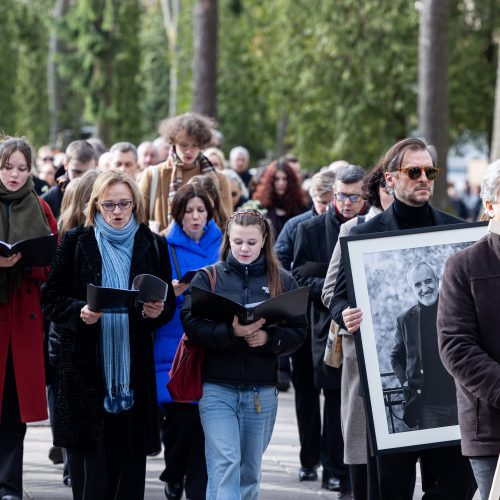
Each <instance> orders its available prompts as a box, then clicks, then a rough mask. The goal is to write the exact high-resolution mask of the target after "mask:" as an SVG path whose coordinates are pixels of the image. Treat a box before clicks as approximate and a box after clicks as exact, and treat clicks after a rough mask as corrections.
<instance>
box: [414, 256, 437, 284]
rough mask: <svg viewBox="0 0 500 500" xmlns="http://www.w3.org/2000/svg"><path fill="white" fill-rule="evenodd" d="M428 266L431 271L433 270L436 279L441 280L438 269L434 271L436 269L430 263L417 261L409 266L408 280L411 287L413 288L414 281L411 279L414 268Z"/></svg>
mask: <svg viewBox="0 0 500 500" xmlns="http://www.w3.org/2000/svg"><path fill="white" fill-rule="evenodd" d="M423 266H425V267H428V268H429V269H430V270H431V272H432V275H433V276H434V278H435V279H436V281H437V282H439V278H438V276H437V274H436V271H434V269H433V268H432V266H430V265H429V264H427V262H422V261H420V262H415V263H414V264H412V265H411V266H410V267H409V268H408V271H406V280H407V281H408V284H409V285H410V288H412V289H413V283H412V282H411V281H410V274H411V272H412V271H413V270H414V269H417V268H418V267H423Z"/></svg>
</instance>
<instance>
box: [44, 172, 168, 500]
mask: <svg viewBox="0 0 500 500" xmlns="http://www.w3.org/2000/svg"><path fill="white" fill-rule="evenodd" d="M144 216H145V214H144V201H143V198H142V196H141V194H140V192H139V190H138V188H137V185H136V183H135V180H134V179H132V178H131V177H130V176H128V175H126V174H124V173H122V172H120V171H118V170H114V169H113V170H108V171H106V172H104V173H102V174H100V175H99V176H98V177H97V179H96V181H95V183H94V187H93V189H92V193H91V195H90V199H89V202H88V204H87V207H86V208H85V223H84V225H82V226H79V227H77V228H75V229H72V230H70V231H68V232H67V233H66V234H65V235H64V237H63V238H62V240H61V244H60V245H59V248H58V249H57V253H56V257H55V259H54V262H53V266H52V270H51V273H50V276H49V280H48V282H47V285H46V287H45V289H44V292H43V296H42V306H43V310H44V312H45V314H46V315H47V317H48V319H50V320H51V321H52V322H54V323H55V324H57V326H58V328H57V331H56V334H57V336H58V338H57V339H56V341H57V342H58V344H59V347H58V353H57V365H56V374H55V405H54V408H55V412H54V444H55V445H56V446H61V447H64V448H66V450H67V454H68V460H69V468H70V476H71V486H72V488H73V498H74V499H75V500H104V499H110V498H112V499H114V500H141V499H142V498H143V497H144V487H145V476H146V455H147V454H149V453H152V452H154V451H157V450H158V449H159V448H160V443H159V439H158V435H157V432H156V430H157V423H158V404H157V401H156V385H155V371H154V356H153V334H154V331H155V330H157V329H158V328H159V327H160V326H161V325H162V324H164V323H165V322H166V321H168V320H169V319H170V317H171V316H172V314H173V312H174V308H175V296H174V293H173V290H172V287H171V286H169V290H168V294H167V298H166V301H163V300H155V301H149V302H146V303H144V304H142V303H137V304H132V305H130V306H128V307H124V308H121V309H119V310H113V311H107V310H106V311H93V310H91V309H90V307H89V305H88V303H87V285H88V284H94V285H96V286H103V287H111V288H118V289H126V290H129V289H130V288H131V285H132V281H133V279H134V278H135V277H136V276H137V275H140V274H151V275H154V276H157V277H159V278H161V279H162V280H163V281H165V282H167V283H169V282H170V281H171V276H172V274H171V268H170V262H169V259H168V257H167V246H166V243H165V240H164V239H163V238H160V237H159V236H157V235H155V234H154V233H152V232H151V231H150V230H149V228H148V227H147V226H146V225H145V224H142V223H141V222H142V221H143V220H144V218H145V217H144Z"/></svg>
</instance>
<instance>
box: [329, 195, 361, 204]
mask: <svg viewBox="0 0 500 500" xmlns="http://www.w3.org/2000/svg"><path fill="white" fill-rule="evenodd" d="M335 198H337V200H338V201H345V200H347V198H349V200H350V201H351V202H352V203H356V202H357V201H359V200H361V195H360V194H346V193H335Z"/></svg>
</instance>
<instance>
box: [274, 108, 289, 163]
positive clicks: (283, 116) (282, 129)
mask: <svg viewBox="0 0 500 500" xmlns="http://www.w3.org/2000/svg"><path fill="white" fill-rule="evenodd" d="M287 130H288V113H287V112H286V110H285V106H281V109H280V115H279V122H278V127H277V130H276V158H279V157H280V156H283V155H284V154H285V153H286V143H285V141H286V132H287Z"/></svg>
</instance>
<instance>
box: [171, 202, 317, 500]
mask: <svg viewBox="0 0 500 500" xmlns="http://www.w3.org/2000/svg"><path fill="white" fill-rule="evenodd" d="M273 246H274V241H273V233H272V227H271V225H270V222H269V220H268V219H266V218H265V217H264V216H263V215H262V214H261V213H260V212H258V211H256V210H241V211H238V212H236V213H235V214H233V215H232V216H231V218H230V219H229V222H228V226H227V231H226V234H225V235H224V241H223V244H222V249H221V258H222V260H221V262H219V263H218V264H216V266H215V267H216V275H217V278H216V287H215V291H216V293H218V294H220V295H223V296H225V297H227V298H230V299H231V300H234V301H236V302H239V303H241V304H252V303H255V302H261V301H264V300H267V299H269V298H270V297H273V296H276V295H280V294H281V293H283V292H286V291H289V290H292V289H295V288H297V287H298V285H297V283H296V282H295V280H294V279H293V278H292V276H291V275H290V274H288V272H286V271H284V270H283V269H282V268H280V266H279V263H278V259H277V257H276V254H275V253H274V250H273ZM191 284H192V286H197V287H200V288H203V289H205V290H210V283H209V279H208V276H207V275H206V273H198V274H197V275H196V276H195V278H194V279H193V281H192V283H191ZM181 316H182V323H183V326H184V329H185V332H186V334H187V336H188V337H189V339H190V340H192V341H193V342H194V343H196V344H197V345H199V346H202V347H204V348H205V349H206V353H205V361H204V365H203V397H202V398H201V400H200V404H199V408H200V416H201V422H202V425H203V430H204V432H205V457H206V462H207V471H208V487H207V498H210V499H215V498H242V499H249V498H258V495H259V482H260V475H261V463H262V455H263V454H264V451H265V450H266V448H267V445H268V444H269V441H270V439H271V435H272V431H273V427H274V422H275V419H276V410H277V406H278V399H277V395H278V392H277V389H276V386H277V383H278V356H279V355H280V354H290V353H292V352H293V351H295V350H296V349H298V348H299V347H300V345H301V344H302V343H303V342H304V339H305V336H306V327H307V320H306V318H305V316H298V317H296V318H294V319H293V320H290V321H288V322H287V323H280V324H279V325H266V324H265V320H264V319H260V320H258V321H255V322H254V323H251V324H249V325H242V324H240V323H239V321H238V319H237V318H236V317H235V318H234V321H233V322H232V324H226V323H215V322H213V321H210V320H207V319H204V318H201V317H198V316H195V315H194V314H193V313H192V312H191V303H190V300H189V299H188V300H186V302H185V306H184V308H183V310H182V312H181Z"/></svg>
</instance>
